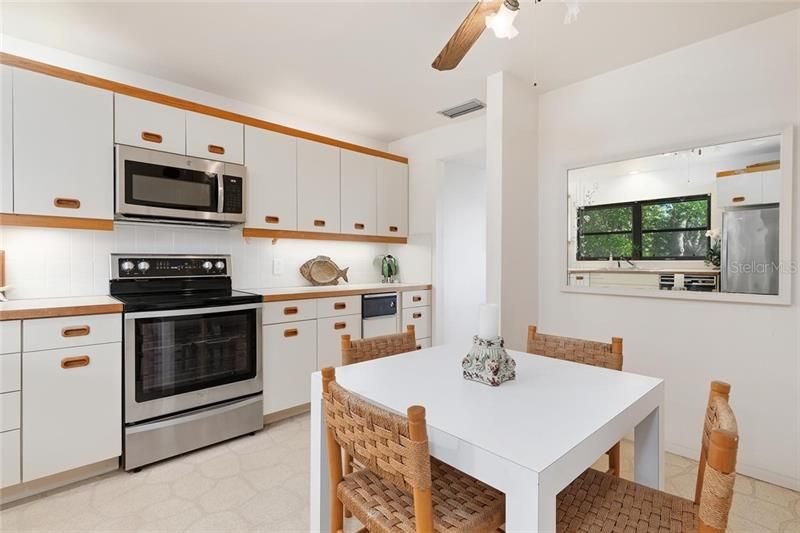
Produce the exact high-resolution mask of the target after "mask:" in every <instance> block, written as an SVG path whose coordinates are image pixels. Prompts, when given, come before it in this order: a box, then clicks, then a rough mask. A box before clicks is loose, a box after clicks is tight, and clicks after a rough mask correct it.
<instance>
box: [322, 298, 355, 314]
mask: <svg viewBox="0 0 800 533" xmlns="http://www.w3.org/2000/svg"><path fill="white" fill-rule="evenodd" d="M353 313H359V314H361V296H341V297H339V298H320V299H319V300H317V316H318V317H320V318H324V317H329V316H344V315H352V314H353Z"/></svg>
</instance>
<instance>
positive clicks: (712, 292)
mask: <svg viewBox="0 0 800 533" xmlns="http://www.w3.org/2000/svg"><path fill="white" fill-rule="evenodd" d="M792 137H793V132H792V128H787V129H786V130H785V131H783V132H779V133H776V134H772V135H759V136H753V137H751V138H746V139H741V140H735V141H730V142H721V143H714V144H707V145H703V146H695V147H691V148H687V149H681V150H675V151H666V152H662V153H657V154H654V155H649V156H644V157H636V158H632V159H626V160H621V161H615V162H610V163H603V164H597V165H591V166H586V167H581V168H574V169H571V170H569V171H568V173H567V181H568V185H567V189H568V194H567V213H568V219H567V226H568V230H567V232H568V237H567V261H566V264H567V272H566V276H565V278H566V285H565V287H564V289H565V290H567V291H571V292H594V293H603V294H624V295H634V296H656V297H667V298H688V299H709V300H723V301H740V302H754V303H776V304H789V303H790V294H791V275H792V273H793V268H794V265H793V264H792V262H791V257H792V256H791V229H792V228H791V220H792V176H793V168H792V153H793V147H794V144H793V138H792Z"/></svg>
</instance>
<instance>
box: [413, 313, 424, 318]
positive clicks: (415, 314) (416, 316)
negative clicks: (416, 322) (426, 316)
mask: <svg viewBox="0 0 800 533" xmlns="http://www.w3.org/2000/svg"><path fill="white" fill-rule="evenodd" d="M411 318H422V313H414V314H413V315H411Z"/></svg>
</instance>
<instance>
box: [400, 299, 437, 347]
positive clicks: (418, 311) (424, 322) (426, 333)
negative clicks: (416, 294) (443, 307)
mask: <svg viewBox="0 0 800 533" xmlns="http://www.w3.org/2000/svg"><path fill="white" fill-rule="evenodd" d="M409 324H413V325H414V334H415V335H416V337H417V340H420V339H425V338H428V337H430V336H431V308H430V307H412V308H411V309H403V330H404V331H405V329H406V327H408V325H409Z"/></svg>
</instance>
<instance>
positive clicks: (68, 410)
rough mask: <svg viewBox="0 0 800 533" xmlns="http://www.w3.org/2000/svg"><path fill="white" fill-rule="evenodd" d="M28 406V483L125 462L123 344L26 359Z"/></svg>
mask: <svg viewBox="0 0 800 533" xmlns="http://www.w3.org/2000/svg"><path fill="white" fill-rule="evenodd" d="M23 327H24V326H23ZM22 405H23V406H22V427H23V431H22V481H25V482H26V481H31V480H34V479H38V478H41V477H44V476H48V475H52V474H57V473H59V472H64V471H66V470H70V469H73V468H77V467H80V466H85V465H88V464H92V463H96V462H99V461H103V460H105V459H111V458H113V457H117V456H119V455H120V454H121V452H122V346H121V344H120V343H119V342H114V343H108V344H98V345H92V346H80V347H74V348H58V349H55V350H44V351H39V352H27V353H23V357H22Z"/></svg>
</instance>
